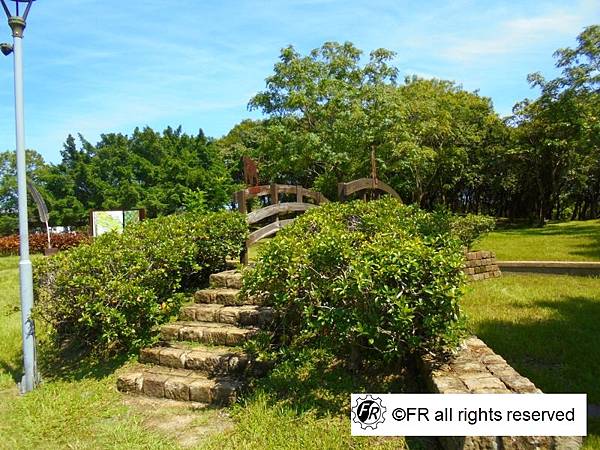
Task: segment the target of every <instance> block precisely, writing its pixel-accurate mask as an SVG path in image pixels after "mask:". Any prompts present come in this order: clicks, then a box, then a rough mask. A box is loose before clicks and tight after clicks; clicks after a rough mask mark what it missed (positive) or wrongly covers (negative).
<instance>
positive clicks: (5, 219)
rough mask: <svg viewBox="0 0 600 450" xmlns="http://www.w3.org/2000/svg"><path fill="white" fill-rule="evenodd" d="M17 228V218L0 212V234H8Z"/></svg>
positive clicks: (14, 231)
mask: <svg viewBox="0 0 600 450" xmlns="http://www.w3.org/2000/svg"><path fill="white" fill-rule="evenodd" d="M18 230H19V218H18V217H17V216H11V215H8V214H0V236H8V235H11V234H14V233H16V232H17V231H18Z"/></svg>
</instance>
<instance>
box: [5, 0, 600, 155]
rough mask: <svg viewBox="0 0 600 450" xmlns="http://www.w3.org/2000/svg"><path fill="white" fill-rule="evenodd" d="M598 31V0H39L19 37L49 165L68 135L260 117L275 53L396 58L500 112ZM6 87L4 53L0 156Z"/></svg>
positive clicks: (33, 115)
mask: <svg viewBox="0 0 600 450" xmlns="http://www.w3.org/2000/svg"><path fill="white" fill-rule="evenodd" d="M11 3H12V2H11ZM599 22H600V0H572V1H569V2H565V1H504V2H502V1H491V0H490V1H481V0H480V1H466V0H455V1H451V2H441V1H420V2H416V1H400V0H371V1H358V0H343V1H337V0H290V1H284V0H282V1H250V0H248V1H212V0H205V1H198V0H176V1H173V0H170V1H164V0H162V1H158V0H144V1H141V2H140V1H129V2H126V1H123V0H121V1H117V0H109V1H106V0H104V1H101V0H52V1H50V0H38V1H36V2H35V3H34V5H33V7H32V10H31V13H30V17H29V20H28V28H27V30H26V32H25V40H24V45H25V74H26V75H25V76H26V78H25V89H26V91H25V98H26V105H25V108H26V110H25V112H26V121H27V122H26V133H27V138H26V141H27V147H28V148H34V149H36V150H38V151H39V152H40V153H42V155H44V157H45V158H46V159H47V160H49V161H52V162H58V161H59V159H60V154H59V152H60V149H61V148H62V144H63V142H64V141H65V138H66V136H67V135H68V134H69V133H72V134H76V133H81V134H83V135H84V136H85V137H86V139H88V140H90V141H92V142H96V140H97V139H98V137H99V135H100V133H106V132H123V133H130V132H131V131H132V130H133V128H134V127H136V126H140V127H143V126H145V125H149V126H151V127H152V128H154V129H157V130H162V129H164V128H165V127H166V126H168V125H172V126H177V125H180V124H181V125H182V126H183V128H184V130H185V131H187V132H190V133H195V132H197V130H198V129H199V128H202V129H203V130H204V131H205V133H206V134H207V135H209V136H214V137H219V136H221V135H223V134H225V133H227V131H228V130H229V129H230V128H231V127H232V126H233V125H235V124H236V123H238V122H239V121H241V120H242V119H244V118H248V117H258V114H257V113H256V112H249V111H248V110H247V107H246V105H247V103H248V100H249V99H250V97H251V96H252V95H253V94H254V93H256V92H258V91H260V90H261V89H263V88H264V79H265V77H267V76H268V75H269V74H270V73H271V72H272V67H273V64H274V63H275V62H276V60H277V57H278V55H279V51H280V49H281V48H282V47H285V46H287V45H289V44H292V45H294V46H295V47H296V48H297V49H298V50H299V51H300V52H302V53H306V52H308V51H309V50H310V49H312V48H315V47H318V46H320V45H321V44H322V43H323V42H325V41H333V40H335V41H340V42H343V41H351V42H353V43H354V44H356V45H357V46H358V47H359V48H361V49H362V50H364V51H365V53H367V54H368V52H369V51H370V50H372V49H375V48H380V47H384V48H387V49H390V50H393V51H395V52H396V53H397V57H396V59H395V65H396V66H397V67H398V68H399V69H400V72H401V73H403V74H417V75H420V76H424V77H437V78H444V79H450V80H455V81H457V82H459V83H461V84H462V85H463V86H464V88H466V89H468V90H475V89H479V91H480V93H481V95H485V96H489V97H491V98H492V100H493V102H494V105H495V108H496V110H497V111H498V112H499V113H500V114H501V115H505V114H508V113H510V111H511V108H512V106H513V105H514V103H515V102H516V101H519V100H521V99H523V98H525V97H534V96H535V95H536V92H535V91H532V90H531V89H530V88H529V86H528V84H527V81H526V76H527V74H528V73H530V72H534V71H541V72H542V73H544V74H545V75H547V76H548V77H552V76H554V75H555V74H556V72H555V69H554V66H553V64H554V60H553V58H552V53H553V52H554V50H556V49H557V48H560V47H566V46H574V45H575V37H576V36H577V35H578V34H579V33H580V32H581V31H582V29H583V28H584V27H585V26H588V25H591V24H594V23H599ZM0 29H1V28H0ZM2 36H3V37H2ZM9 39H10V32H9V30H8V27H7V26H6V27H5V28H4V33H3V34H1V35H0V40H4V41H7V40H9ZM12 89H13V81H12V58H2V59H0V149H12V148H14V116H13V114H14V112H13V91H12Z"/></svg>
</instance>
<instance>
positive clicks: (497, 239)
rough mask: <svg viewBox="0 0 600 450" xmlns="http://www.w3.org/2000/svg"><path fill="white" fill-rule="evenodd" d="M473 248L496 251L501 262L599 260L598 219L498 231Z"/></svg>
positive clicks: (599, 234)
mask: <svg viewBox="0 0 600 450" xmlns="http://www.w3.org/2000/svg"><path fill="white" fill-rule="evenodd" d="M475 247H476V248H480V249H483V250H491V251H494V252H496V256H497V257H498V259H499V260H501V261H527V260H530V261H531V260H540V261H600V220H586V221H581V222H563V223H555V224H548V225H546V226H545V227H543V228H518V229H512V230H498V231H494V232H492V233H490V234H489V235H488V236H486V237H485V238H483V239H482V240H481V242H478V243H476V244H475Z"/></svg>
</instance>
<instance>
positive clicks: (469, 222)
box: [450, 214, 496, 250]
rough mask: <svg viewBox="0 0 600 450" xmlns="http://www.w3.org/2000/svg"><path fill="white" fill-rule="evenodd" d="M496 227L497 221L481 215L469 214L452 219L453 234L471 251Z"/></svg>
mask: <svg viewBox="0 0 600 450" xmlns="http://www.w3.org/2000/svg"><path fill="white" fill-rule="evenodd" d="M495 227H496V219H494V218H493V217H490V216H484V215H481V214H467V215H465V216H456V217H454V218H453V219H451V222H450V228H451V231H452V233H453V234H454V235H455V236H456V237H457V238H458V239H460V241H461V242H462V244H463V246H464V247H466V249H467V250H470V249H471V247H472V246H473V244H474V243H475V242H476V241H477V240H478V239H481V238H482V237H483V236H485V235H486V234H487V233H489V232H490V231H492V230H493V229H494V228H495Z"/></svg>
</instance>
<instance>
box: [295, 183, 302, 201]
mask: <svg viewBox="0 0 600 450" xmlns="http://www.w3.org/2000/svg"><path fill="white" fill-rule="evenodd" d="M302 200H303V195H302V186H298V185H296V201H297V202H298V203H302Z"/></svg>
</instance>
